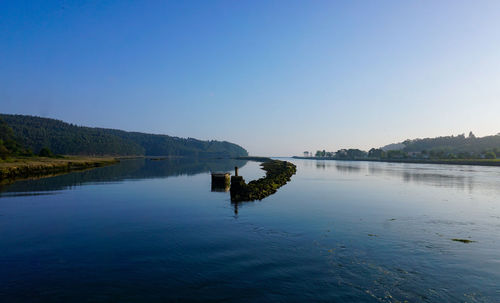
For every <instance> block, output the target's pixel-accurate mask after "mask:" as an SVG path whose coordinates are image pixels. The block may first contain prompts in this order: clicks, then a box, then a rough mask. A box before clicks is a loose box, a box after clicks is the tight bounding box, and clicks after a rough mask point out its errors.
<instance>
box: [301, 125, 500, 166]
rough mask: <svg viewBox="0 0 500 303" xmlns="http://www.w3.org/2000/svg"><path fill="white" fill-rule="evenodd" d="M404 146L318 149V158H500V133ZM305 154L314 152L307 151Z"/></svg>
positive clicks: (414, 141)
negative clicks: (330, 150) (365, 148)
mask: <svg viewBox="0 0 500 303" xmlns="http://www.w3.org/2000/svg"><path fill="white" fill-rule="evenodd" d="M399 145H401V148H400V149H385V148H372V149H370V150H369V151H368V152H366V151H363V150H360V149H340V150H338V151H336V152H328V151H325V150H322V151H321V150H318V151H316V153H315V154H314V156H315V157H317V158H332V159H351V160H355V159H363V158H370V159H496V158H497V157H500V133H498V134H496V135H493V136H485V137H476V136H475V135H474V134H473V133H472V132H470V133H469V135H468V136H467V137H466V136H465V134H461V135H458V136H445V137H436V138H424V139H413V140H406V141H404V142H402V144H391V146H399ZM304 155H311V156H312V153H310V152H304Z"/></svg>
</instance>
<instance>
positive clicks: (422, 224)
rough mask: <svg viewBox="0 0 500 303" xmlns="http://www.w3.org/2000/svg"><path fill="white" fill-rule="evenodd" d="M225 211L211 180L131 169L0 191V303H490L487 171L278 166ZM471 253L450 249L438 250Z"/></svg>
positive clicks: (205, 172)
mask: <svg viewBox="0 0 500 303" xmlns="http://www.w3.org/2000/svg"><path fill="white" fill-rule="evenodd" d="M290 161H293V162H294V163H296V165H297V168H298V172H297V175H295V176H294V177H293V178H292V181H291V182H290V183H288V184H287V185H285V186H284V187H282V188H281V189H280V190H279V191H278V192H277V193H276V194H275V195H273V196H270V197H268V198H266V199H264V200H262V201H257V202H248V203H242V204H239V205H234V204H231V202H230V199H229V194H228V193H224V192H211V191H210V173H209V172H210V171H223V170H228V171H229V170H232V168H233V167H234V166H235V165H238V166H243V168H242V169H241V170H240V172H241V175H243V176H245V179H246V180H247V181H250V180H251V179H254V178H259V177H260V176H262V175H263V171H261V170H260V169H259V166H258V163H255V162H245V161H229V160H219V161H216V160H213V161H211V162H204V161H201V160H196V161H195V160H182V161H181V160H178V161H148V160H129V161H124V162H122V163H121V164H119V165H116V166H112V167H104V168H99V169H95V170H91V171H85V172H80V173H72V174H68V175H63V176H57V177H52V178H46V179H40V180H34V181H21V182H17V183H15V184H12V185H10V186H6V187H3V188H1V189H0V301H2V302H42V301H44V302H70V301H71V302H165V301H178V302H183V301H200V302H201V301H238V302H265V301H287V302H307V301H328V302H353V301H354V302H398V301H404V300H407V301H409V302H447V301H448V302H450V301H451V302H500V169H499V168H491V167H474V166H441V165H416V164H395V163H368V162H337V161H312V160H290ZM453 238H460V239H468V240H472V241H475V242H472V243H468V244H466V243H461V242H455V241H452V240H451V239H453Z"/></svg>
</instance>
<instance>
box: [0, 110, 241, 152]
mask: <svg viewBox="0 0 500 303" xmlns="http://www.w3.org/2000/svg"><path fill="white" fill-rule="evenodd" d="M0 119H2V120H3V121H5V123H6V124H7V125H8V126H10V128H11V129H12V130H13V135H14V136H15V137H16V140H17V141H18V142H19V143H20V144H21V145H22V146H23V147H24V148H29V149H31V150H32V151H33V152H35V153H38V152H39V151H40V150H41V149H42V148H43V147H47V148H49V149H50V150H51V151H52V152H53V153H56V154H65V155H120V156H129V155H148V156H186V157H241V156H247V155H248V152H247V151H246V150H245V149H244V148H243V147H241V146H239V145H236V144H234V143H230V142H226V141H202V140H197V139H193V138H187V139H186V138H179V137H171V136H167V135H154V134H146V133H139V132H127V131H123V130H117V129H107V128H93V127H85V126H76V125H73V124H69V123H66V122H63V121H60V120H55V119H49V118H41V117H34V116H26V115H8V114H0Z"/></svg>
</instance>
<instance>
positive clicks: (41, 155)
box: [38, 147, 54, 157]
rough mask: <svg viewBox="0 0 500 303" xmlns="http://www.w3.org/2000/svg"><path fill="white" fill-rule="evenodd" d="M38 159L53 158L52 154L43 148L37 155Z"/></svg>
mask: <svg viewBox="0 0 500 303" xmlns="http://www.w3.org/2000/svg"><path fill="white" fill-rule="evenodd" d="M38 155H39V156H40V157H53V156H54V154H52V152H51V151H50V149H48V148H47V147H43V148H42V149H41V150H40V152H39V153H38Z"/></svg>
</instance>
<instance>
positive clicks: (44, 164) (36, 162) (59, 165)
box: [0, 156, 119, 183]
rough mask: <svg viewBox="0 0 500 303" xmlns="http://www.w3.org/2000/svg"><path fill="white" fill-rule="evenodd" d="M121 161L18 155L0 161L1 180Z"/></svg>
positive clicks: (59, 172)
mask: <svg viewBox="0 0 500 303" xmlns="http://www.w3.org/2000/svg"><path fill="white" fill-rule="evenodd" d="M117 162H119V161H118V160H116V159H115V158H112V157H83V156H63V157H57V158H48V157H16V158H9V159H6V160H3V161H0V182H1V183H10V182H12V181H15V180H17V179H27V178H39V177H43V176H49V175H54V174H61V173H67V172H70V171H75V170H83V169H89V168H94V167H100V166H105V165H111V164H115V163H117Z"/></svg>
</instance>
